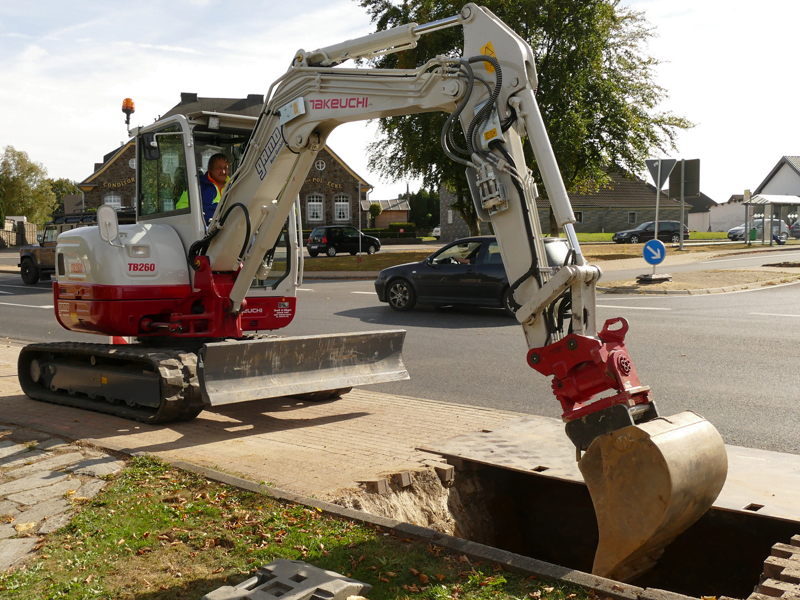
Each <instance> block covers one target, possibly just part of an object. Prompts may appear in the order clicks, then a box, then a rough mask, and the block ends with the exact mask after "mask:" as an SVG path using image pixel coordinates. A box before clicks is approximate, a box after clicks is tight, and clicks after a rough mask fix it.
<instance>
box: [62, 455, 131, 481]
mask: <svg viewBox="0 0 800 600" xmlns="http://www.w3.org/2000/svg"><path fill="white" fill-rule="evenodd" d="M123 468H125V465H124V464H123V463H121V462H120V461H118V460H117V459H115V458H114V457H113V456H108V455H106V456H102V457H98V458H90V459H89V460H84V461H81V462H79V463H78V464H77V465H74V466H72V467H69V468H68V469H67V471H72V472H73V473H75V474H76V475H89V476H90V477H103V476H105V475H113V474H114V473H116V472H117V471H121V470H122V469H123Z"/></svg>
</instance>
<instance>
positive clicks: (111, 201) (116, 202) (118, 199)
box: [103, 192, 122, 210]
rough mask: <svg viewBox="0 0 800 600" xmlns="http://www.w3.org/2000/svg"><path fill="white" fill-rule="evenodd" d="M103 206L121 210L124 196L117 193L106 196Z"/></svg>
mask: <svg viewBox="0 0 800 600" xmlns="http://www.w3.org/2000/svg"><path fill="white" fill-rule="evenodd" d="M103 204H108V205H109V206H113V207H114V208H115V209H117V210H119V209H120V208H122V196H120V195H119V194H117V193H115V192H111V193H110V194H106V195H105V196H103Z"/></svg>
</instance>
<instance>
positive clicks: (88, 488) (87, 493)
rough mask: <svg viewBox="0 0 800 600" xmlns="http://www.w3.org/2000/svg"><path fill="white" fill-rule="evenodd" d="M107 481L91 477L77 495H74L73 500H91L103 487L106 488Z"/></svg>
mask: <svg viewBox="0 0 800 600" xmlns="http://www.w3.org/2000/svg"><path fill="white" fill-rule="evenodd" d="M106 485H107V482H105V481H103V480H102V479H90V480H89V481H87V482H86V483H84V484H83V485H82V486H81V487H80V488H79V489H78V491H77V492H75V495H74V496H73V497H72V499H73V500H91V499H92V498H94V497H95V496H96V495H97V494H99V493H100V492H101V491H102V490H103V488H105V487H106Z"/></svg>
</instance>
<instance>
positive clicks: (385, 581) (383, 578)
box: [378, 577, 392, 583]
mask: <svg viewBox="0 0 800 600" xmlns="http://www.w3.org/2000/svg"><path fill="white" fill-rule="evenodd" d="M378 579H380V580H381V581H382V582H383V583H392V582H391V581H390V580H389V579H388V578H387V577H378Z"/></svg>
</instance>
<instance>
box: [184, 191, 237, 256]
mask: <svg viewBox="0 0 800 600" xmlns="http://www.w3.org/2000/svg"><path fill="white" fill-rule="evenodd" d="M237 206H238V207H239V208H241V209H242V210H243V211H244V219H245V223H246V225H247V233H246V234H245V240H244V244H242V250H241V251H240V252H239V258H238V260H240V261H241V260H242V257H243V256H244V253H245V251H246V250H247V245H248V244H249V243H250V229H251V227H250V213H249V211H248V210H247V207H246V206H245V205H244V204H242V203H241V202H237V203H235V204H232V205H231V206H229V207H228V210H226V211H225V214H224V215H222V218H221V219H220V220H219V224H220V226H222V225H224V224H225V220H226V219H227V218H228V215H229V214H231V211H232V210H233V209H234V208H236V207H237ZM219 232H220V229H214V231H213V232H209V233H207V234H206V235H205V236H204V237H203V238H202V239H200V240H197V241H196V242H194V243H193V244H192V245H191V246H189V252H187V253H186V259H187V262H188V263H189V267H190V268H191V269H192V270H194V271H197V269H198V267H197V265H195V262H194V259H195V258H197V257H198V256H201V255H205V253H206V250H208V246H209V245H210V244H211V240H213V239H214V237H215V236H216V235H217V234H218V233H219Z"/></svg>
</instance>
